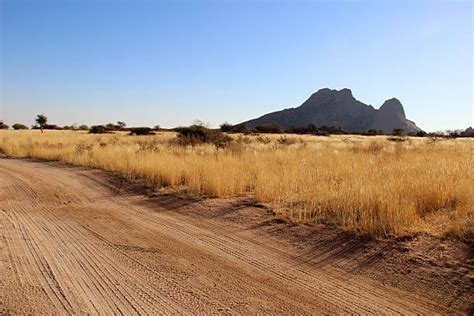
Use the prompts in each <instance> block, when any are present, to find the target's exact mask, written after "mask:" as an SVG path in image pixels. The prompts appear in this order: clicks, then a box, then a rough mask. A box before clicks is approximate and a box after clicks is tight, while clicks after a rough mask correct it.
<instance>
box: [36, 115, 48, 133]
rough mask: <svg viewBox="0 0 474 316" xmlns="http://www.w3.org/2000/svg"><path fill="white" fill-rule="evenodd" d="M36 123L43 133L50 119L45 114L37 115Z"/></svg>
mask: <svg viewBox="0 0 474 316" xmlns="http://www.w3.org/2000/svg"><path fill="white" fill-rule="evenodd" d="M35 122H36V124H38V125H39V127H40V129H41V133H43V128H44V127H45V126H46V125H47V124H48V118H47V117H46V116H45V115H44V114H38V115H36V119H35Z"/></svg>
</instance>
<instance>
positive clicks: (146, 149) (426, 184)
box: [0, 131, 474, 238]
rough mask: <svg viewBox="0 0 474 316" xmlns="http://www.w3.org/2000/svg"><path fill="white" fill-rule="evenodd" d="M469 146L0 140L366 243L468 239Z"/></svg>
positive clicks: (111, 137)
mask: <svg viewBox="0 0 474 316" xmlns="http://www.w3.org/2000/svg"><path fill="white" fill-rule="evenodd" d="M473 149H474V142H473V141H472V140H471V139H459V140H443V141H440V142H429V141H427V140H426V139H423V138H410V139H407V140H405V141H403V142H392V141H388V140H387V139H386V138H385V137H383V136H380V137H361V136H331V137H314V136H298V137H296V136H291V137H290V136H285V135H266V136H264V137H261V136H234V141H232V142H231V143H229V144H228V145H226V146H225V147H223V148H220V146H214V145H210V144H200V145H195V146H182V145H180V142H177V141H176V136H175V134H174V133H159V134H158V135H154V136H128V135H126V134H125V133H116V134H105V135H90V134H86V133H80V132H66V131H48V132H46V133H44V134H41V133H38V132H37V131H1V132H0V150H1V151H3V152H4V153H6V154H8V155H12V156H17V157H35V158H41V159H48V160H59V161H63V162H66V163H71V164H76V165H85V166H91V167H96V168H100V169H104V170H110V171H114V172H118V173H121V174H123V175H125V176H127V177H130V178H135V177H138V178H143V179H145V180H146V181H147V182H149V183H151V184H155V185H157V186H171V187H181V188H185V189H186V190H188V191H189V192H190V193H192V194H199V195H210V196H218V197H219V196H253V197H254V198H255V199H256V200H257V201H259V202H264V203H268V204H270V205H272V206H273V207H274V208H275V209H276V210H277V211H278V212H279V213H280V214H282V215H283V216H285V217H287V218H289V219H291V220H293V221H296V222H305V221H315V220H316V221H321V222H326V223H331V224H335V225H338V226H340V227H342V228H344V229H347V230H350V231H356V232H361V233H367V234H371V235H377V236H380V235H404V234H411V233H417V232H427V233H430V234H433V235H452V236H457V237H459V238H472V237H473V232H474V227H473V215H474V210H473V196H474V186H473V185H472V183H473V180H474V173H473V171H472V166H473V165H474V164H473V153H474V152H473Z"/></svg>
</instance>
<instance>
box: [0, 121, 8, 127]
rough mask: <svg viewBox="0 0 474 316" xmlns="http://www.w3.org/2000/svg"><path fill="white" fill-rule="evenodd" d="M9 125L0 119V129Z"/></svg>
mask: <svg viewBox="0 0 474 316" xmlns="http://www.w3.org/2000/svg"><path fill="white" fill-rule="evenodd" d="M8 128H9V126H8V125H7V124H5V123H3V122H1V121H0V129H8Z"/></svg>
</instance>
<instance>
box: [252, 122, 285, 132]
mask: <svg viewBox="0 0 474 316" xmlns="http://www.w3.org/2000/svg"><path fill="white" fill-rule="evenodd" d="M255 129H256V130H257V132H258V133H264V134H267V133H268V134H270V133H271V134H281V133H283V130H282V129H281V127H280V126H278V125H275V124H262V125H259V126H257V127H256V128H255Z"/></svg>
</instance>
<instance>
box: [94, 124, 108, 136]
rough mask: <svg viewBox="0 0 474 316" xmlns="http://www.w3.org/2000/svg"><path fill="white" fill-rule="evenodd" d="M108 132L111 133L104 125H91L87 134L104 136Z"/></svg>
mask: <svg viewBox="0 0 474 316" xmlns="http://www.w3.org/2000/svg"><path fill="white" fill-rule="evenodd" d="M110 132H111V130H110V129H108V128H107V127H106V126H104V125H93V126H91V128H90V129H89V133H91V134H105V133H110Z"/></svg>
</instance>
